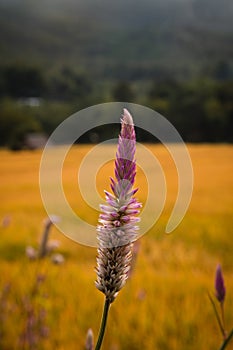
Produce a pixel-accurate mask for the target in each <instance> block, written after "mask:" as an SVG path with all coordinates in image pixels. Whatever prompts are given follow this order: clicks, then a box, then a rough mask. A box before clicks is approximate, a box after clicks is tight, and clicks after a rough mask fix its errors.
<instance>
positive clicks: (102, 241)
mask: <svg viewBox="0 0 233 350" xmlns="http://www.w3.org/2000/svg"><path fill="white" fill-rule="evenodd" d="M135 151H136V137H135V130H134V123H133V118H132V116H131V115H130V113H129V112H128V111H127V110H126V109H124V111H123V116H122V120H121V133H120V135H119V140H118V148H117V153H116V160H115V179H113V178H111V189H112V193H109V192H107V191H105V196H106V204H105V205H100V209H101V214H100V216H99V225H98V226H97V236H98V255H97V268H96V272H97V280H96V287H97V289H99V290H100V291H101V292H102V293H104V295H105V305H104V311H103V316H102V322H101V327H100V331H99V337H98V341H97V344H96V348H95V349H96V350H99V349H100V348H101V344H102V341H103V337H104V332H105V328H106V324H107V317H108V311H109V307H110V305H111V303H112V302H113V301H114V300H115V298H116V296H117V294H118V292H119V291H120V290H121V289H122V287H123V286H124V285H125V283H126V280H127V278H128V275H129V270H130V265H131V259H132V245H133V242H134V241H135V240H136V239H137V231H138V226H137V223H138V221H139V218H138V217H137V214H138V213H139V211H140V207H141V204H140V203H139V202H138V201H137V199H136V198H135V197H134V195H135V193H136V192H137V189H133V185H134V182H135V175H136V161H135Z"/></svg>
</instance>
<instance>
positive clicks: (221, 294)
mask: <svg viewBox="0 0 233 350" xmlns="http://www.w3.org/2000/svg"><path fill="white" fill-rule="evenodd" d="M225 295H226V288H225V285H224V279H223V275H222V268H221V265H220V264H218V266H217V268H216V274H215V296H216V298H217V299H218V301H219V302H220V303H223V302H224V299H225Z"/></svg>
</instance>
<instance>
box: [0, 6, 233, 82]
mask: <svg viewBox="0 0 233 350" xmlns="http://www.w3.org/2000/svg"><path fill="white" fill-rule="evenodd" d="M0 52H1V55H0V64H1V65H3V64H9V63H11V62H12V63H15V62H17V61H20V62H24V63H27V64H40V65H42V64H43V65H44V67H46V69H47V68H51V67H53V66H58V65H70V66H74V67H78V68H79V69H80V70H84V71H88V72H89V73H90V74H92V75H93V77H96V78H100V77H103V76H104V77H108V78H114V79H115V78H123V77H125V76H126V77H127V78H128V79H141V78H147V77H150V76H151V75H153V74H157V72H158V71H162V72H164V71H166V72H168V73H169V74H173V75H177V76H181V77H185V76H189V75H195V74H197V73H198V72H200V71H201V70H203V69H205V67H208V66H209V65H210V64H213V65H214V64H217V63H218V62H222V61H223V62H226V63H227V64H228V65H229V66H230V67H232V57H233V2H232V0H158V1H155V0H144V1H142V0H140V1H138V0H124V1H123V0H118V1H109V0H98V1H96V0H40V1H38V0H37V1H34V0H0Z"/></svg>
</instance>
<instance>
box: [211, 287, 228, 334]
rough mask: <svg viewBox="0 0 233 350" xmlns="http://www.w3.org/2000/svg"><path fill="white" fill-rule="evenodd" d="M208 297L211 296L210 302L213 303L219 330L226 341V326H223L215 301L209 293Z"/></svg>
mask: <svg viewBox="0 0 233 350" xmlns="http://www.w3.org/2000/svg"><path fill="white" fill-rule="evenodd" d="M208 296H209V299H210V302H211V304H212V306H213V309H214V313H215V316H216V319H217V321H218V325H219V328H220V330H221V333H222V335H223V339H225V329H224V326H223V324H222V322H221V319H220V317H219V314H218V311H217V309H216V306H215V303H214V301H213V299H212V297H211V295H210V294H209V293H208Z"/></svg>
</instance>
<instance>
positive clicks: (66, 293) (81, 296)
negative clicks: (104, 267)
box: [0, 145, 233, 350]
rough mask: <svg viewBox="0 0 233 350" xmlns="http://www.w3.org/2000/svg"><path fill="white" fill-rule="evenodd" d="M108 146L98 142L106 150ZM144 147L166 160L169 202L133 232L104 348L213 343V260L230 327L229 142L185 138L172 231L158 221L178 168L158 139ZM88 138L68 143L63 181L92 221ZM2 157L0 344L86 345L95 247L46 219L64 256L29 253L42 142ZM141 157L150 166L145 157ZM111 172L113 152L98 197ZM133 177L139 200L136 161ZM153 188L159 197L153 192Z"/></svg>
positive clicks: (39, 211)
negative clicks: (145, 228) (177, 218)
mask: <svg viewBox="0 0 233 350" xmlns="http://www.w3.org/2000/svg"><path fill="white" fill-rule="evenodd" d="M111 147H113V148H114V147H115V146H109V148H108V149H106V148H105V149H103V152H107V151H111V152H112V151H113V149H111ZM146 147H148V148H149V149H150V150H151V152H153V154H154V155H156V157H157V159H158V160H159V161H160V163H161V166H162V168H163V170H164V173H165V176H166V181H167V191H168V193H167V198H166V203H165V207H164V210H163V212H162V215H161V216H160V218H159V220H158V221H157V223H156V224H155V226H154V227H152V229H151V230H150V231H149V232H148V233H147V234H146V235H144V236H142V237H141V238H140V240H139V253H138V256H137V260H136V263H135V267H134V271H133V274H132V277H131V278H130V280H129V281H128V283H127V285H126V286H125V287H124V288H123V290H122V291H121V292H120V293H119V295H118V297H117V299H116V301H115V302H114V303H113V304H112V306H111V309H110V314H109V320H108V325H107V330H106V334H105V339H104V344H103V350H104V349H105V350H141V349H145V350H152V349H153V350H196V349H199V350H207V349H208V350H214V349H216V350H217V349H219V347H220V344H221V340H222V339H221V333H220V331H219V329H218V325H217V322H216V319H215V316H214V312H213V309H212V306H211V304H210V301H209V298H208V292H210V293H214V275H215V269H216V265H217V264H218V263H221V265H222V268H223V273H224V278H225V284H226V288H227V294H226V300H225V319H226V328H227V329H228V331H230V329H231V328H232V327H233V313H232V310H233V239H232V235H233V146H229V145H189V146H188V148H189V151H190V155H191V159H192V162H193V170H194V190H193V196H192V201H191V204H190V207H189V210H188V212H187V213H186V215H185V217H184V219H183V221H182V222H181V224H180V225H179V226H178V227H177V228H176V230H175V231H174V232H173V233H172V234H169V235H167V234H165V233H164V230H165V226H166V223H167V220H168V217H169V215H170V213H171V209H172V206H173V204H174V200H175V198H176V195H177V174H176V168H175V166H174V164H173V161H172V159H171V157H170V156H169V154H168V152H167V151H166V150H165V149H164V147H162V146H159V145H147V146H146ZM90 148H91V146H86V145H82V146H76V147H74V148H73V149H72V150H71V151H70V153H69V154H68V156H67V159H66V161H65V168H64V172H63V181H64V190H65V193H66V196H67V199H68V201H69V203H70V204H71V206H72V207H73V208H74V210H75V211H76V212H77V213H78V215H79V216H80V217H82V218H83V220H87V221H88V222H90V223H91V224H93V225H95V223H96V221H97V218H98V213H97V211H95V210H93V209H91V208H89V206H88V205H87V204H86V203H85V201H84V200H83V199H82V197H81V193H80V192H79V189H78V187H77V184H76V182H77V168H78V166H79V164H80V162H81V160H82V159H83V158H84V157H85V155H86V154H87V152H88V151H89V150H90ZM0 157H1V163H0V188H1V190H0V191H1V202H0V219H1V227H0V239H1V240H0V349H3V350H14V349H44V350H54V349H56V350H65V349H69V350H79V349H84V348H85V337H86V332H87V330H88V328H89V327H91V328H92V329H93V332H94V335H95V337H96V336H97V333H98V328H99V323H100V318H101V312H102V306H103V301H104V297H103V295H102V294H101V293H100V292H99V291H98V290H97V289H96V288H95V286H94V280H95V271H94V267H95V257H96V249H95V248H90V247H86V246H82V245H80V244H77V243H75V242H74V241H71V240H70V239H68V238H67V237H65V236H64V235H63V234H61V233H60V232H59V231H58V229H56V228H55V227H52V231H51V236H50V238H51V239H57V240H59V241H60V242H61V246H60V247H59V248H58V250H57V252H59V253H61V254H63V256H64V257H65V262H64V264H62V265H55V264H53V263H52V262H51V260H50V258H49V257H46V258H45V259H43V260H35V261H29V259H28V258H27V257H26V255H25V248H26V246H29V245H30V246H33V247H37V246H38V240H39V239H40V235H41V233H42V230H43V220H44V219H45V218H46V212H45V210H44V208H43V205H42V201H41V198H40V190H39V185H38V174H39V164H40V158H41V151H34V152H29V151H22V152H17V153H12V152H10V151H6V150H2V151H0ZM144 161H145V163H146V162H148V164H147V165H148V168H150V164H149V162H150V161H149V160H147V159H146V158H145V159H144ZM90 171H91V165H90ZM112 174H113V164H112V162H108V163H106V164H105V165H103V167H101V168H100V169H99V171H98V173H97V174H96V182H97V190H98V191H99V193H100V195H101V196H102V197H103V190H104V189H105V188H106V189H109V176H111V175H112ZM152 176H153V174H152ZM137 186H138V187H139V192H138V198H139V199H140V201H142V202H143V203H145V201H146V199H147V196H148V191H149V188H148V183H147V175H146V174H145V173H144V171H143V169H142V168H139V169H138V176H137ZM152 195H153V196H154V202H155V203H156V200H157V199H158V197H157V195H156V193H153V194H152ZM54 214H56V213H54ZM148 215H153V208H151V211H150V213H149V214H148ZM80 230H82V227H80ZM38 278H40V279H41V281H40V282H37V283H36V280H37V279H38ZM228 349H229V350H230V349H233V341H232V343H231V344H229V347H228Z"/></svg>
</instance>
